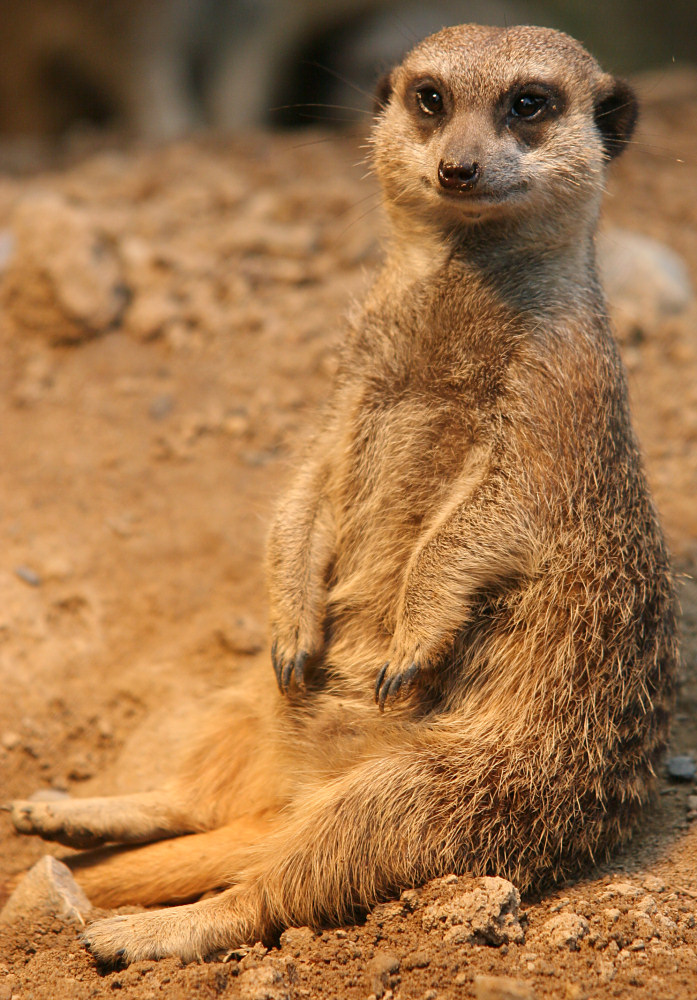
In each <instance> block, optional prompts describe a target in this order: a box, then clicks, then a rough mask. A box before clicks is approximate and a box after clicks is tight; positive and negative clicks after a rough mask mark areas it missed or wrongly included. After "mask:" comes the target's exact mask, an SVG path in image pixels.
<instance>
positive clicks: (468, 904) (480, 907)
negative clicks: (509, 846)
mask: <svg viewBox="0 0 697 1000" xmlns="http://www.w3.org/2000/svg"><path fill="white" fill-rule="evenodd" d="M519 907H520V893H519V892H518V890H517V889H516V887H515V886H514V885H513V884H512V883H511V882H508V881H507V880H506V879H503V878H497V877H485V878H482V879H479V880H478V882H477V888H475V889H474V890H471V891H469V892H456V893H455V894H454V895H452V896H451V897H450V898H449V899H446V900H444V901H443V902H439V903H432V904H431V905H430V906H428V907H426V909H425V910H424V914H423V917H422V920H421V926H422V928H423V930H425V931H426V932H427V933H428V932H429V931H433V930H436V929H441V930H443V931H444V932H445V935H444V936H445V939H446V940H447V941H448V942H449V943H451V944H464V943H466V942H469V943H472V942H476V943H486V944H490V945H502V944H508V943H511V942H514V943H516V944H523V943H524V941H525V933H524V931H523V928H522V927H521V925H520V922H519V920H518V912H519Z"/></svg>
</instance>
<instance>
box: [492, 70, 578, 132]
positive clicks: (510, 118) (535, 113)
mask: <svg viewBox="0 0 697 1000" xmlns="http://www.w3.org/2000/svg"><path fill="white" fill-rule="evenodd" d="M565 105H566V101H565V99H564V97H563V95H562V94H561V92H560V91H559V90H558V89H557V88H555V87H553V86H551V85H550V84H547V83H543V82H541V81H536V80H535V81H522V82H520V83H517V84H515V85H514V86H512V87H511V88H509V90H508V91H507V92H506V93H505V94H504V95H503V98H502V110H503V113H504V115H505V117H506V120H507V122H508V125H509V126H511V127H513V126H515V125H521V126H522V125H523V124H527V123H528V122H529V123H530V125H533V124H537V123H538V122H543V121H549V119H550V118H552V117H556V116H557V115H559V114H561V112H562V111H563V110H564V107H565Z"/></svg>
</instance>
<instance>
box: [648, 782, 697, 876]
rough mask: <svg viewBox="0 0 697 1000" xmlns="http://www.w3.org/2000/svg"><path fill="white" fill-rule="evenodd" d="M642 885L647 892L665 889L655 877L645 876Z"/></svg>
mask: <svg viewBox="0 0 697 1000" xmlns="http://www.w3.org/2000/svg"><path fill="white" fill-rule="evenodd" d="M696 798H697V796H696ZM643 885H644V888H645V889H648V891H649V892H665V889H666V884H665V882H664V881H663V879H662V878H659V877H658V876H657V875H647V876H646V878H645V879H644V882H643Z"/></svg>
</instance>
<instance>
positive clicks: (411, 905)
mask: <svg viewBox="0 0 697 1000" xmlns="http://www.w3.org/2000/svg"><path fill="white" fill-rule="evenodd" d="M420 896H421V894H420V892H419V891H418V889H405V890H404V892H403V893H402V894H401V896H400V897H399V900H400V902H401V903H403V904H404V906H405V907H406V908H407V910H408V911H409V913H413V912H414V910H415V909H416V907H417V906H418V904H419V899H420Z"/></svg>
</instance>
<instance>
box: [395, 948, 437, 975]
mask: <svg viewBox="0 0 697 1000" xmlns="http://www.w3.org/2000/svg"><path fill="white" fill-rule="evenodd" d="M430 964H431V956H430V955H429V953H428V952H427V951H414V952H412V953H411V954H410V955H407V956H406V957H405V958H403V959H402V966H403V968H404V969H406V970H407V972H410V971H411V970H412V969H426V968H428V966H429V965H430Z"/></svg>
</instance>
